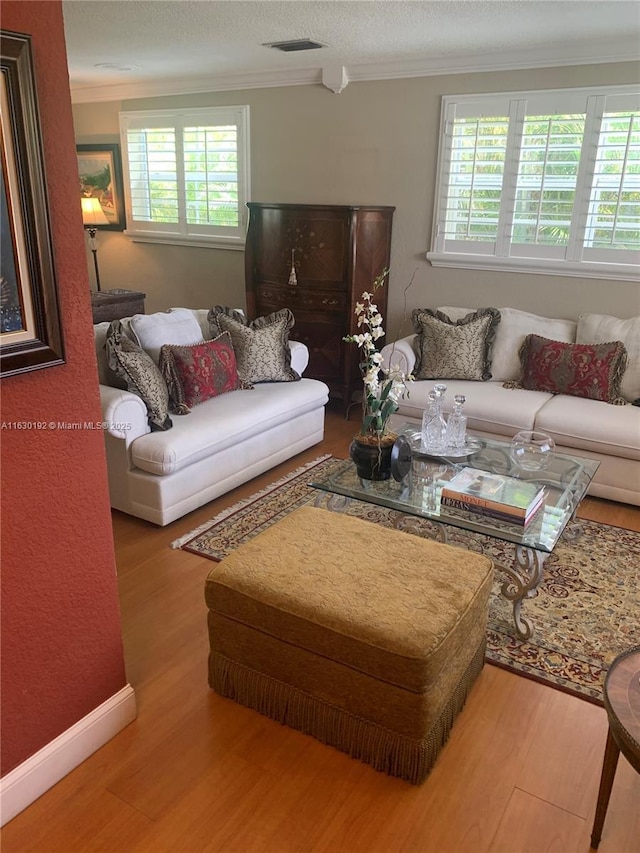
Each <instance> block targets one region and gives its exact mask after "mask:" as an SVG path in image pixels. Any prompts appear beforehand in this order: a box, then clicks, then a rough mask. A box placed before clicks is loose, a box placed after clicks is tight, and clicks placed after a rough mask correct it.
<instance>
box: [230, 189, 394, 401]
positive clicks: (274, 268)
mask: <svg viewBox="0 0 640 853" xmlns="http://www.w3.org/2000/svg"><path fill="white" fill-rule="evenodd" d="M247 206H248V208H249V231H248V234H247V243H246V250H245V275H246V290H247V311H248V314H249V318H250V319H255V317H260V316H263V315H265V314H269V313H271V312H272V311H277V310H279V309H280V308H290V309H291V311H292V312H293V314H294V317H295V320H296V323H295V326H294V328H293V330H292V331H291V338H292V340H297V341H302V342H303V343H305V344H306V345H307V346H308V348H309V366H308V368H307V369H306V370H305V376H307V377H310V378H312V379H321V380H322V381H323V382H326V383H327V385H328V386H329V389H330V392H331V396H332V397H339V398H341V399H342V400H343V403H344V411H345V414H348V410H349V406H350V404H351V402H352V399H353V395H354V392H355V391H360V390H361V388H362V378H361V375H360V372H359V370H358V361H359V356H360V350H359V349H358V347H357V346H356V345H355V344H348V343H345V342H344V341H343V338H344V336H345V335H349V334H354V333H356V332H358V331H360V330H358V327H357V318H356V315H355V305H356V302H357V301H360V297H361V295H362V293H363V292H364V291H365V290H366V291H370V290H371V288H372V284H373V281H374V279H375V278H376V276H378V275H380V273H381V272H382V271H383V270H384V269H385V267H389V264H390V254H391V223H392V219H393V212H394V210H395V207H373V206H369V205H358V206H356V205H353V206H351V205H349V206H342V205H340V206H338V205H322V204H263V203H257V202H249V203H248V205H247ZM375 301H376V304H377V305H378V309H379V311H380V313H381V314H382V317H383V320H384V321H385V323H386V319H387V317H386V307H387V285H386V282H385V286H384V288H381V289H380V290H378V291H377V292H376V300H375Z"/></svg>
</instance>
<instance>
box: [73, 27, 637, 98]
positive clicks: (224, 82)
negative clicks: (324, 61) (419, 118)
mask: <svg viewBox="0 0 640 853" xmlns="http://www.w3.org/2000/svg"><path fill="white" fill-rule="evenodd" d="M574 49H575V48H574ZM580 51H581V53H580V55H579V56H578V55H576V54H575V53H573V54H572V52H571V50H569V49H567V50H565V51H561V49H560V48H558V46H555V47H545V48H541V49H536V50H524V51H522V50H521V51H503V52H502V53H488V54H482V55H468V56H458V57H450V56H447V57H437V58H432V59H416V60H401V61H398V62H385V63H370V64H360V65H349V66H344V68H343V74H344V76H345V80H346V81H348V82H365V81H374V80H398V79H402V78H405V77H406V78H410V77H432V76H440V75H445V74H473V73H482V72H489V71H507V70H509V71H516V70H525V69H528V68H552V67H561V66H570V65H602V64H604V63H618V62H638V60H639V58H640V56H639V52H638V47H637V44H636V43H635V42H634V41H630V43H629V44H621V43H620V42H617V43H604V42H602V43H600V44H598V45H596V46H591V50H590V49H589V47H588V46H586V45H581V46H580ZM560 53H561V54H562V55H561V56H560V57H559V54H560ZM334 67H335V66H331V67H328V69H324V68H322V67H319V68H308V69H297V70H296V71H288V70H286V69H279V70H276V71H255V72H247V73H245V74H227V75H225V74H221V75H211V74H210V75H207V76H206V77H191V78H182V79H178V80H157V81H146V82H135V81H131V82H129V83H120V84H116V85H105V86H87V87H82V86H77V87H74V86H73V85H72V88H71V100H72V102H73V103H74V104H82V103H96V102H102V101H126V100H132V99H135V98H154V97H161V96H164V95H191V94H197V93H202V92H228V91H233V90H242V89H267V88H274V87H279V86H309V85H315V84H322V83H323V80H325V79H326V77H327V74H328V73H329V74H332V73H333V69H334ZM325 85H326V84H325ZM345 85H346V82H345ZM330 88H332V86H331V87H330ZM343 88H344V86H343ZM340 91H342V90H341V89H340Z"/></svg>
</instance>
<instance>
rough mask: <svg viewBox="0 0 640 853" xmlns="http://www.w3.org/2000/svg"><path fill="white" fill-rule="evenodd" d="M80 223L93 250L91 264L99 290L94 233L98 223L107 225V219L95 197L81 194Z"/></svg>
mask: <svg viewBox="0 0 640 853" xmlns="http://www.w3.org/2000/svg"><path fill="white" fill-rule="evenodd" d="M81 201H82V223H83V225H84V227H85V230H86V232H87V234H88V235H89V248H90V249H91V251H92V252H93V265H94V267H95V270H96V288H97V290H98V291H100V273H99V272H98V242H97V240H96V234H97V231H98V225H108V224H109V220H108V219H107V217H106V216H105V215H104V211H103V209H102V207H101V206H100V201H99V200H98V199H97V198H93V197H89V198H88V197H86V196H83V197H82V199H81Z"/></svg>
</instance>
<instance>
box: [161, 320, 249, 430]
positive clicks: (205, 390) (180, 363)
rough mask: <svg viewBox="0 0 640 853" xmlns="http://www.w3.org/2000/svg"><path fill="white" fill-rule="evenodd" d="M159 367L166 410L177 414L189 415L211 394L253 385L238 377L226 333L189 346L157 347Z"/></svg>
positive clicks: (231, 348)
mask: <svg viewBox="0 0 640 853" xmlns="http://www.w3.org/2000/svg"><path fill="white" fill-rule="evenodd" d="M160 370H161V372H162V375H163V377H164V379H165V382H166V383H167V388H168V390H169V406H170V409H171V411H172V412H174V413H175V414H177V415H187V414H189V412H190V411H191V409H192V408H193V407H194V406H197V405H199V404H200V403H203V402H204V401H205V400H209V399H210V398H211V397H219V396H220V395H221V394H226V393H228V392H229V391H237V390H238V389H242V388H252V387H253V386H252V385H250V384H248V383H246V382H243V381H242V380H241V379H240V378H239V377H238V368H237V364H236V356H235V353H234V351H233V346H232V344H231V336H230V335H229V333H228V332H223V334H221V335H219V336H218V337H217V338H215V339H214V340H212V341H203V342H202V343H199V344H192V345H191V346H172V345H170V344H165V345H164V346H163V347H162V348H161V350H160Z"/></svg>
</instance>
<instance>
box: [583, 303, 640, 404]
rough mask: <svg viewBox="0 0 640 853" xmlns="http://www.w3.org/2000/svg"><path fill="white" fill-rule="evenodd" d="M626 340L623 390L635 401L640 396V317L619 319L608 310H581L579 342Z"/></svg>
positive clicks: (625, 395) (630, 399)
mask: <svg viewBox="0 0 640 853" xmlns="http://www.w3.org/2000/svg"><path fill="white" fill-rule="evenodd" d="M607 341H622V343H623V344H624V345H625V348H626V350H627V367H626V369H625V371H624V374H623V376H622V382H621V383H620V393H621V394H622V396H623V397H624V398H625V399H626V400H629V401H631V402H633V401H634V400H637V399H638V398H640V317H629V319H628V320H619V319H618V318H617V317H609V316H608V315H606V314H580V316H579V317H578V331H577V334H576V342H577V343H579V344H604V343H607Z"/></svg>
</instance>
